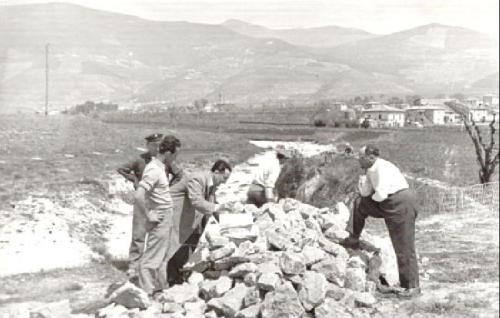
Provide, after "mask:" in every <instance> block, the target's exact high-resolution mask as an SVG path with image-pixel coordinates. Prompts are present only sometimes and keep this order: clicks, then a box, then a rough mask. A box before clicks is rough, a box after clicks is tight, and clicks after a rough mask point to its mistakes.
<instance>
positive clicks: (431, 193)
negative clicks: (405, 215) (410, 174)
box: [414, 182, 499, 213]
mask: <svg viewBox="0 0 500 318" xmlns="http://www.w3.org/2000/svg"><path fill="white" fill-rule="evenodd" d="M498 184H499V183H498V182H491V183H485V184H475V185H471V186H467V187H450V188H442V187H436V186H432V185H420V186H419V185H415V184H414V190H415V192H416V193H417V196H418V198H419V200H420V205H421V208H422V210H423V212H427V213H454V212H460V211H478V210H481V211H492V212H493V211H498V208H499V186H498Z"/></svg>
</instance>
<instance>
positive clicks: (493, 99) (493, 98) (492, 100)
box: [483, 94, 499, 107]
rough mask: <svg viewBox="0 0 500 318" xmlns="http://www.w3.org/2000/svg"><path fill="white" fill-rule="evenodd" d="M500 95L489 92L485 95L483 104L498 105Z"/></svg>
mask: <svg viewBox="0 0 500 318" xmlns="http://www.w3.org/2000/svg"><path fill="white" fill-rule="evenodd" d="M498 104H499V99H498V95H493V94H488V95H484V96H483V105H487V106H496V107H498Z"/></svg>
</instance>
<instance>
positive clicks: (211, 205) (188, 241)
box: [168, 159, 232, 283]
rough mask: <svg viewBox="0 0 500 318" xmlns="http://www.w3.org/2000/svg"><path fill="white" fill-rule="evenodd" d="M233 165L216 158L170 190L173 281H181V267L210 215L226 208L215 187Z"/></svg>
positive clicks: (225, 177)
mask: <svg viewBox="0 0 500 318" xmlns="http://www.w3.org/2000/svg"><path fill="white" fill-rule="evenodd" d="M231 171H232V168H231V165H230V164H229V163H228V162H226V161H224V160H220V159H219V160H217V161H216V162H215V163H214V165H213V166H212V168H211V169H210V171H207V172H198V173H193V174H191V175H186V176H185V177H184V178H182V179H181V181H180V182H178V183H177V184H175V185H174V186H172V188H171V189H170V194H171V196H172V200H173V202H174V224H175V225H174V236H175V237H176V238H177V241H176V243H174V242H173V244H175V245H172V252H173V253H175V255H173V256H172V258H171V259H170V261H169V263H168V275H169V281H170V282H171V283H180V282H181V281H182V277H181V276H182V275H181V273H180V269H181V268H182V267H183V266H184V264H185V263H186V262H187V261H188V259H189V256H190V255H191V254H192V252H193V251H194V250H195V249H196V246H197V245H198V241H199V240H200V237H201V234H202V233H203V230H204V229H205V225H206V223H207V220H208V218H209V217H210V216H211V215H212V214H213V213H215V212H217V211H220V210H223V209H226V208H227V207H226V205H221V204H217V203H216V198H215V191H216V190H217V187H218V186H219V185H221V184H222V183H224V182H226V181H227V179H228V178H229V176H230V175H231Z"/></svg>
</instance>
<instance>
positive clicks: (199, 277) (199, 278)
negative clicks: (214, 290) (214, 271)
mask: <svg viewBox="0 0 500 318" xmlns="http://www.w3.org/2000/svg"><path fill="white" fill-rule="evenodd" d="M203 279H204V278H203V274H200V273H198V272H193V273H191V275H189V278H188V283H189V284H191V285H195V286H198V287H199V286H200V284H201V283H202V282H203Z"/></svg>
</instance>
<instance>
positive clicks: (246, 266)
mask: <svg viewBox="0 0 500 318" xmlns="http://www.w3.org/2000/svg"><path fill="white" fill-rule="evenodd" d="M256 271H257V265H255V264H254V263H242V264H238V265H236V266H235V267H233V269H231V271H230V272H229V277H232V278H242V277H244V276H245V275H247V274H248V273H255V272H256Z"/></svg>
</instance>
